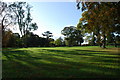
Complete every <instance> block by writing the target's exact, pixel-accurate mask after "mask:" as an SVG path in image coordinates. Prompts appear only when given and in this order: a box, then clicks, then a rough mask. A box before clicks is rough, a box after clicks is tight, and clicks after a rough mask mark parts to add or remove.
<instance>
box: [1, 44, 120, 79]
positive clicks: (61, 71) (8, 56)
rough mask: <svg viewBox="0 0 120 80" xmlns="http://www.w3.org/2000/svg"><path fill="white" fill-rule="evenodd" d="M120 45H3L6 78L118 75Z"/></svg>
mask: <svg viewBox="0 0 120 80" xmlns="http://www.w3.org/2000/svg"><path fill="white" fill-rule="evenodd" d="M118 50H120V48H107V49H101V48H99V47H97V46H89V47H50V48H14V49H13V48H4V49H3V55H2V60H3V62H2V64H3V69H2V71H3V73H2V76H3V78H44V77H45V78H46V77H47V78H119V77H120V67H119V63H120V54H119V52H118Z"/></svg>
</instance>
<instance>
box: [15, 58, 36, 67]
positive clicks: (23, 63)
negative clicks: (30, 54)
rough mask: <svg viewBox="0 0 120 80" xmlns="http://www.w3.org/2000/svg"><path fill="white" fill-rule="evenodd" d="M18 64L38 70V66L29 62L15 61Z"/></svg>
mask: <svg viewBox="0 0 120 80" xmlns="http://www.w3.org/2000/svg"><path fill="white" fill-rule="evenodd" d="M15 61H16V62H19V63H21V64H22V65H27V66H28V67H30V68H31V67H32V68H36V66H34V65H32V64H29V63H28V62H25V61H21V60H18V59H15Z"/></svg>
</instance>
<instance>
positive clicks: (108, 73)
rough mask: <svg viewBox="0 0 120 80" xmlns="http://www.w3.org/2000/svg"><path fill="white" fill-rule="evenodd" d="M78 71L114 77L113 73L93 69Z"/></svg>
mask: <svg viewBox="0 0 120 80" xmlns="http://www.w3.org/2000/svg"><path fill="white" fill-rule="evenodd" d="M80 71H85V72H89V73H95V74H102V75H111V74H112V75H116V74H115V73H114V72H110V71H104V70H99V69H95V68H82V69H80Z"/></svg>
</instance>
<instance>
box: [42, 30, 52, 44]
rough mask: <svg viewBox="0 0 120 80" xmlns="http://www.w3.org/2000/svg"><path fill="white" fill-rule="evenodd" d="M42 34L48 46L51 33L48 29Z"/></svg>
mask: <svg viewBox="0 0 120 80" xmlns="http://www.w3.org/2000/svg"><path fill="white" fill-rule="evenodd" d="M42 35H43V36H46V39H47V42H46V45H47V46H49V44H50V37H53V35H52V33H51V32H50V31H46V32H44V33H42Z"/></svg>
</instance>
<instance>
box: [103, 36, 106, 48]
mask: <svg viewBox="0 0 120 80" xmlns="http://www.w3.org/2000/svg"><path fill="white" fill-rule="evenodd" d="M102 48H106V36H105V34H104V35H103V41H102Z"/></svg>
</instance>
